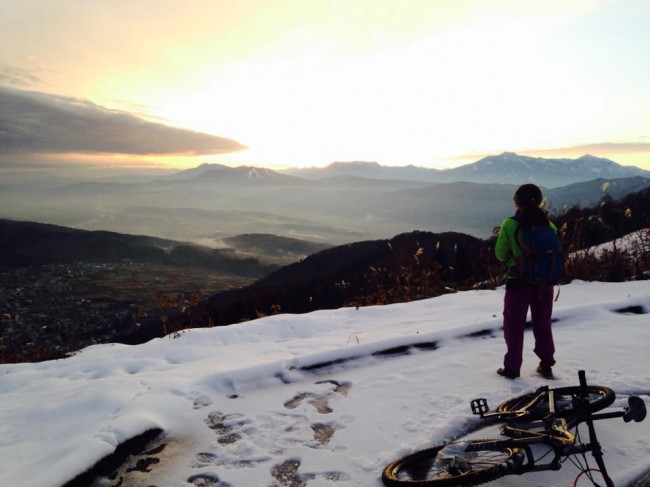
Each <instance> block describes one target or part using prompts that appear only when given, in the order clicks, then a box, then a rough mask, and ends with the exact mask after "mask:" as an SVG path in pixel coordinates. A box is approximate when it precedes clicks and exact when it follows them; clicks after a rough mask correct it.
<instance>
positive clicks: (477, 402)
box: [469, 397, 490, 416]
mask: <svg viewBox="0 0 650 487" xmlns="http://www.w3.org/2000/svg"><path fill="white" fill-rule="evenodd" d="M469 404H470V406H472V414H480V415H481V416H482V415H483V414H485V413H487V412H488V411H489V410H490V408H489V407H488V403H487V399H484V398H482V397H481V398H479V399H474V400H473V401H471V402H470V403H469Z"/></svg>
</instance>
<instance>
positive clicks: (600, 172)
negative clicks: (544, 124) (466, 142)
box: [445, 152, 650, 187]
mask: <svg viewBox="0 0 650 487" xmlns="http://www.w3.org/2000/svg"><path fill="white" fill-rule="evenodd" d="M634 176H644V177H650V171H644V170H642V169H639V168H637V167H633V166H621V165H620V164H617V163H616V162H614V161H612V160H610V159H605V158H601V157H595V156H592V155H584V156H582V157H579V158H577V159H544V158H541V157H529V156H520V155H518V154H514V153H512V152H504V153H503V154H500V155H495V156H488V157H485V158H483V159H481V160H479V161H477V162H475V163H472V164H467V165H465V166H461V167H458V168H455V169H450V170H449V171H446V174H445V180H447V181H450V180H456V181H457V180H463V179H465V180H467V181H472V182H476V183H510V184H519V183H522V182H526V181H529V182H534V183H536V184H539V185H541V186H547V187H556V186H564V185H567V184H572V183H577V182H581V181H589V180H592V179H597V178H627V177H634Z"/></svg>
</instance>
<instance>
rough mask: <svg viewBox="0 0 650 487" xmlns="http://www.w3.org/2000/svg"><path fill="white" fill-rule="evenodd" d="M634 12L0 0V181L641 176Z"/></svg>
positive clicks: (649, 153) (561, 4)
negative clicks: (278, 175) (504, 157)
mask: <svg viewBox="0 0 650 487" xmlns="http://www.w3.org/2000/svg"><path fill="white" fill-rule="evenodd" d="M648 18H650V3H648V2H647V1H645V0H617V1H612V0H527V1H524V2H522V1H519V0H491V1H490V2H484V1H480V0H455V1H453V2H451V1H430V0H425V1H418V0H403V1H399V0H310V1H308V2H306V1H302V0H237V1H234V0H213V1H208V0H185V1H183V2H179V1H176V0H140V1H138V2H132V1H129V0H113V1H110V2H105V1H102V0H88V1H84V2H78V1H75V0H49V1H47V2H42V1H40V0H2V1H1V2H0V168H1V167H4V168H7V167H13V168H17V167H57V166H60V165H77V166H82V165H87V164H92V165H113V166H138V165H139V166H142V165H148V166H161V167H176V168H187V167H194V166H196V165H198V164H200V163H203V162H216V163H222V164H228V165H241V164H247V165H256V166H264V167H270V168H283V167H289V166H292V167H306V166H323V165H326V164H329V163H331V162H334V161H355V160H362V161H375V162H379V163H380V164H384V165H396V166H401V165H407V164H414V165H418V166H424V167H436V168H445V167H454V166H457V165H460V164H465V163H468V162H474V161H476V160H479V159H480V158H482V157H484V156H487V155H491V154H497V153H501V152H505V151H508V152H517V153H519V154H524V155H531V156H539V157H569V158H575V157H579V156H581V155H583V154H586V153H589V154H592V155H596V156H600V157H608V158H610V159H612V160H614V161H616V162H618V163H620V164H624V165H637V166H639V167H643V168H645V169H650V139H648V136H649V135H650V91H649V90H648V89H647V87H648V86H650V61H648V57H647V53H646V51H647V46H649V45H650V30H649V29H647V28H646V27H647V26H646V20H647V19H648Z"/></svg>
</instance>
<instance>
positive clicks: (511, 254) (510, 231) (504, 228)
mask: <svg viewBox="0 0 650 487" xmlns="http://www.w3.org/2000/svg"><path fill="white" fill-rule="evenodd" d="M518 225H519V222H517V220H515V219H514V218H512V217H510V218H506V219H505V220H504V221H503V223H502V224H501V229H500V230H499V236H498V237H497V243H496V244H495V245H494V253H495V254H496V257H497V259H499V260H500V261H501V262H505V263H506V267H507V268H508V269H510V268H511V267H517V262H518V260H519V258H520V257H521V255H522V251H521V249H522V248H523V243H522V237H521V234H520V235H518V240H519V243H517V242H515V232H516V231H517V226H518ZM551 228H552V229H553V230H555V231H556V232H557V227H556V226H555V225H554V224H553V222H551ZM516 278H517V277H516V276H513V275H512V274H510V273H506V279H516Z"/></svg>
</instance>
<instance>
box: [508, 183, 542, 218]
mask: <svg viewBox="0 0 650 487" xmlns="http://www.w3.org/2000/svg"><path fill="white" fill-rule="evenodd" d="M513 200H514V201H515V204H516V205H517V212H516V214H515V215H516V216H517V218H518V219H519V221H520V222H521V223H523V224H524V225H549V224H550V222H549V219H548V216H547V214H546V211H544V210H543V209H542V208H541V206H540V205H541V204H542V201H543V200H544V197H543V196H542V190H541V189H539V187H537V186H536V185H534V184H530V183H529V184H522V185H521V186H519V187H518V188H517V191H515V194H514V196H513Z"/></svg>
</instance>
